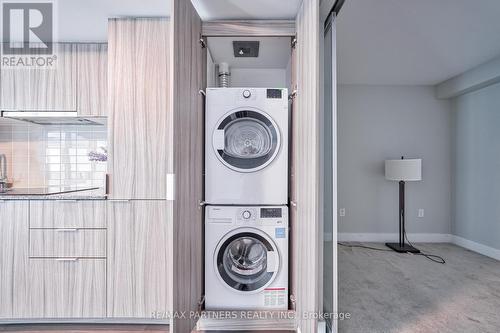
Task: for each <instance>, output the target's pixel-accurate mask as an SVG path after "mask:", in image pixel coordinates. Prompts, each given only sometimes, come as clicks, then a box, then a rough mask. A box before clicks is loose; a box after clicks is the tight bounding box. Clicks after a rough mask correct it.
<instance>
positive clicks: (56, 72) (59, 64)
mask: <svg viewBox="0 0 500 333" xmlns="http://www.w3.org/2000/svg"><path fill="white" fill-rule="evenodd" d="M54 49H55V51H54V57H55V59H54V58H52V59H54V60H53V67H52V68H49V67H47V66H44V67H40V68H35V67H30V68H20V67H19V66H17V67H12V68H9V67H6V66H3V67H2V68H1V69H0V79H1V84H0V87H1V88H0V89H1V99H0V105H1V108H2V110H18V111H78V115H79V116H85V117H88V116H91V117H94V116H95V117H102V116H106V115H107V95H108V52H107V49H108V45H107V44H105V43H79V44H77V43H60V44H54ZM44 57H45V56H44Z"/></svg>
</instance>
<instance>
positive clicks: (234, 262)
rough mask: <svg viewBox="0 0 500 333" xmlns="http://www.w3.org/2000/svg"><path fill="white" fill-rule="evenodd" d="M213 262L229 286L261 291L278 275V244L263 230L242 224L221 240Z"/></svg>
mask: <svg viewBox="0 0 500 333" xmlns="http://www.w3.org/2000/svg"><path fill="white" fill-rule="evenodd" d="M214 264H215V269H216V271H217V274H218V276H219V278H220V279H221V280H222V281H223V283H224V284H226V285H227V286H228V287H230V288H232V289H234V290H237V291H241V292H258V291H260V290H262V289H264V288H266V287H267V286H268V285H269V284H271V283H272V282H273V280H274V279H275V278H276V275H277V274H278V270H279V267H280V257H279V252H278V249H277V247H276V245H275V244H274V242H273V241H272V240H271V239H270V238H269V237H268V236H267V235H266V234H265V233H264V232H262V231H260V230H258V229H253V228H241V229H237V230H235V231H233V232H231V233H229V234H227V235H226V236H225V237H224V238H223V239H222V240H221V241H220V242H219V245H218V246H217V249H216V251H215V253H214Z"/></svg>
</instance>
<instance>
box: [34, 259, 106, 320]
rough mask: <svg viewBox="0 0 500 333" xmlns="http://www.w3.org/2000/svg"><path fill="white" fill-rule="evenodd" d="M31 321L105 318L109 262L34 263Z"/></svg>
mask: <svg viewBox="0 0 500 333" xmlns="http://www.w3.org/2000/svg"><path fill="white" fill-rule="evenodd" d="M25 306H26V308H27V309H28V311H29V315H28V316H29V317H30V318H105V317H106V260H105V259H87V258H53V259H52V258H51V259H40V258H37V259H30V261H29V300H28V302H27V303H26V305H25Z"/></svg>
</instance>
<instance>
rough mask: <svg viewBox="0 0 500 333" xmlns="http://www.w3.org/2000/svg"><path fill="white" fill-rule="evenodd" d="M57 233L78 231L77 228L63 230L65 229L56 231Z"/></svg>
mask: <svg viewBox="0 0 500 333" xmlns="http://www.w3.org/2000/svg"><path fill="white" fill-rule="evenodd" d="M56 230H57V232H75V231H78V229H77V228H63V229H56Z"/></svg>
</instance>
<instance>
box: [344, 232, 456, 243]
mask: <svg viewBox="0 0 500 333" xmlns="http://www.w3.org/2000/svg"><path fill="white" fill-rule="evenodd" d="M398 239H399V235H398V234H397V233H388V234H379V233H342V232H341V233H339V234H338V240H339V242H375V243H385V242H397V241H398ZM408 239H409V240H410V242H417V243H450V242H451V241H452V235H450V234H418V233H415V234H408Z"/></svg>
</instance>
